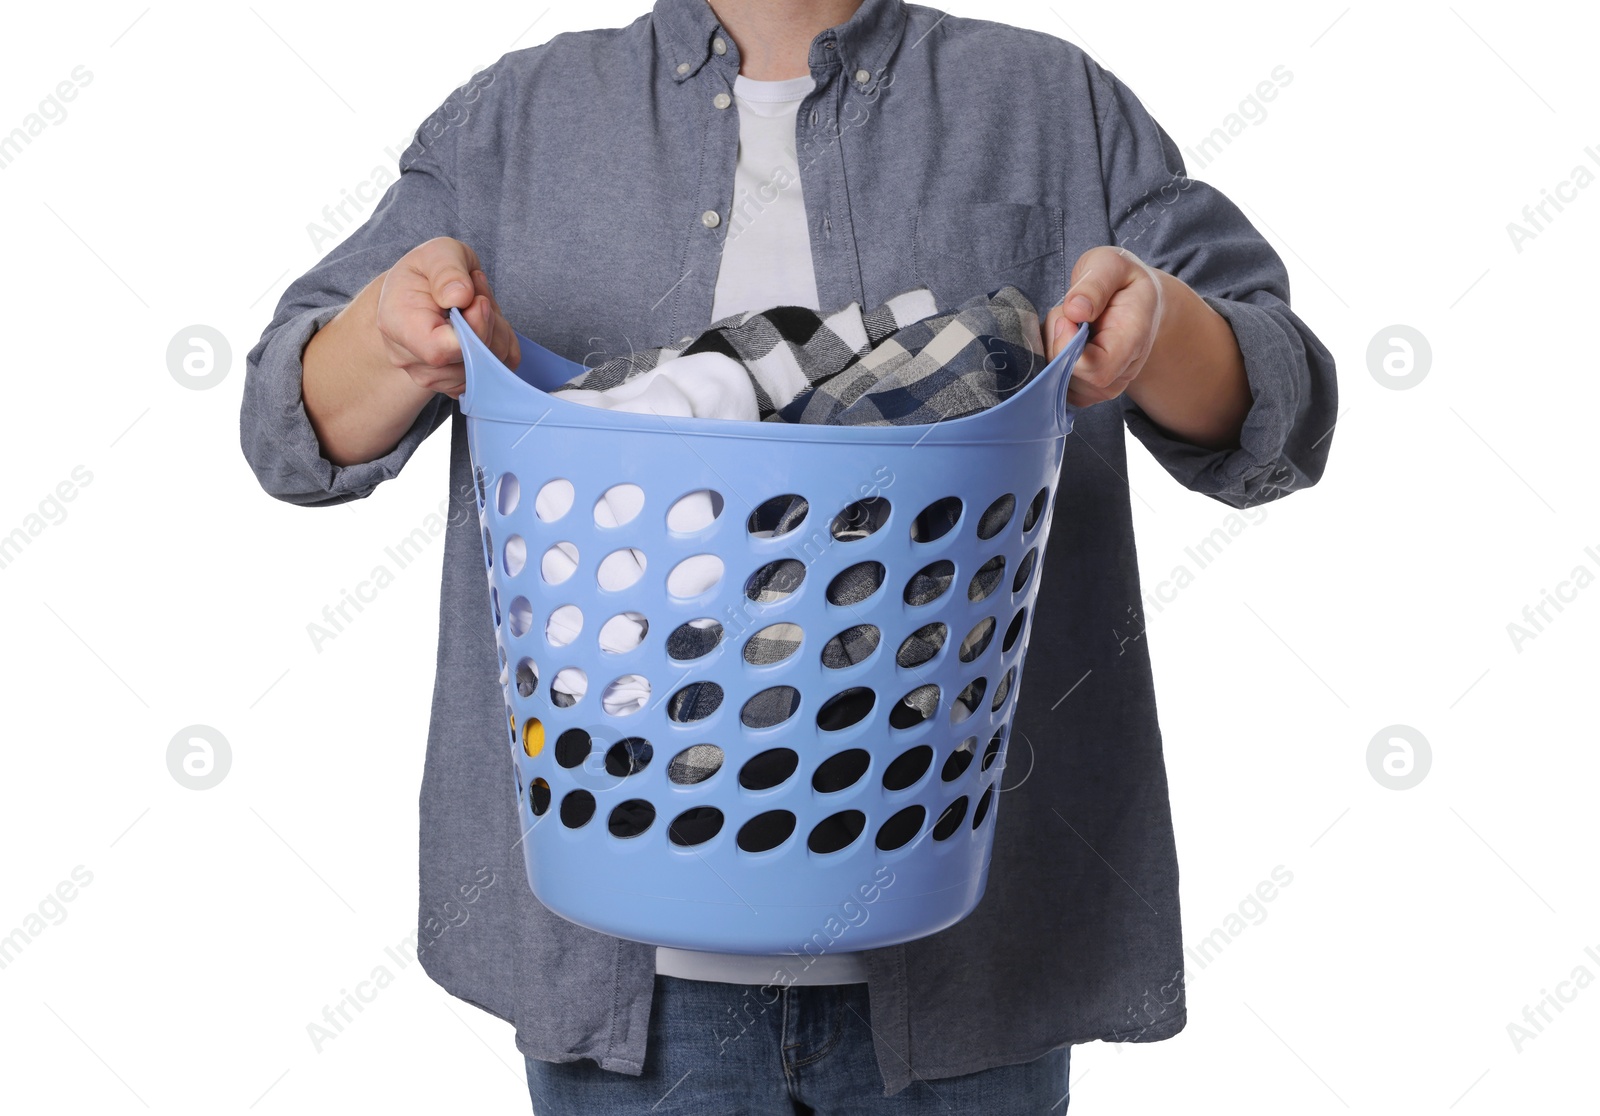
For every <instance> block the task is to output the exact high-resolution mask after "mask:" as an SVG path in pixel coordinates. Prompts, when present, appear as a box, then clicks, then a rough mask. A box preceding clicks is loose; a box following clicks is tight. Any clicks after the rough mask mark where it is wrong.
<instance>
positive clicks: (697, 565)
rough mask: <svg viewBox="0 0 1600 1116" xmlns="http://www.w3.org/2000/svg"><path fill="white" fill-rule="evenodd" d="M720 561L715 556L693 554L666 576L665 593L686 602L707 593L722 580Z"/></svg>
mask: <svg viewBox="0 0 1600 1116" xmlns="http://www.w3.org/2000/svg"><path fill="white" fill-rule="evenodd" d="M722 569H723V566H722V559H721V558H718V557H717V556H716V555H715V554H693V555H690V556H689V557H688V558H685V559H684V560H683V561H681V562H679V563H678V564H677V565H676V566H673V567H672V572H671V573H669V574H667V593H668V594H669V595H671V596H674V597H677V598H678V599H679V600H688V599H689V598H691V597H698V596H699V595H700V594H702V593H708V592H710V591H711V590H712V589H715V588H716V587H717V582H719V581H721V580H722Z"/></svg>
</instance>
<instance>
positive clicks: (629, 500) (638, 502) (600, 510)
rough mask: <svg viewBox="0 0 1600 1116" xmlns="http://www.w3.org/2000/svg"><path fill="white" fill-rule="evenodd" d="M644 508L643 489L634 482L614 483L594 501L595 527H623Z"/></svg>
mask: <svg viewBox="0 0 1600 1116" xmlns="http://www.w3.org/2000/svg"><path fill="white" fill-rule="evenodd" d="M643 510H644V489H642V488H640V487H639V486H638V485H636V484H614V485H612V486H611V487H610V488H608V489H606V490H605V491H604V492H602V493H600V499H598V500H596V501H595V502H594V525H595V526H596V527H602V528H605V527H625V526H627V525H628V524H629V523H632V522H633V521H634V520H635V519H637V518H638V516H639V513H640V512H641V511H643Z"/></svg>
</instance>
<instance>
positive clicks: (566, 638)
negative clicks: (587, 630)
mask: <svg viewBox="0 0 1600 1116" xmlns="http://www.w3.org/2000/svg"><path fill="white" fill-rule="evenodd" d="M582 631H583V610H582V609H581V608H579V607H578V606H577V605H570V604H567V605H562V606H561V607H560V608H558V609H556V610H555V611H554V612H552V613H551V614H550V618H549V619H548V620H546V621H545V622H544V638H545V639H547V640H549V641H550V646H551V647H565V646H566V645H567V644H569V643H571V642H572V641H573V640H575V639H577V638H578V634H579V633H580V632H582Z"/></svg>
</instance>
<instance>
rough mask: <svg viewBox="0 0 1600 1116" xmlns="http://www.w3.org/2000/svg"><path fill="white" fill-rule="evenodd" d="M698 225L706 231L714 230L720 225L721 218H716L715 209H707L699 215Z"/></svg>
mask: <svg viewBox="0 0 1600 1116" xmlns="http://www.w3.org/2000/svg"><path fill="white" fill-rule="evenodd" d="M700 223H701V224H702V225H704V226H705V227H706V228H708V229H714V228H716V227H717V226H718V225H720V224H722V218H721V217H719V216H717V211H716V210H715V209H708V210H706V211H705V212H704V213H702V214H700Z"/></svg>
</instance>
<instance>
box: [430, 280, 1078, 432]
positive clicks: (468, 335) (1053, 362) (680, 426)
mask: <svg viewBox="0 0 1600 1116" xmlns="http://www.w3.org/2000/svg"><path fill="white" fill-rule="evenodd" d="M450 322H451V325H452V326H453V327H454V328H455V332H456V337H457V339H458V341H459V343H460V345H461V350H462V363H463V365H464V367H465V372H466V387H465V389H464V390H463V391H462V393H461V396H460V398H459V404H460V408H461V413H462V414H463V415H464V416H466V417H467V418H470V419H472V420H474V421H477V422H499V423H506V424H513V425H518V426H533V425H540V426H543V425H551V426H561V427H569V428H579V429H585V430H602V431H618V432H623V431H627V432H635V433H655V434H661V433H670V434H677V435H686V434H692V435H695V436H696V437H714V438H732V439H736V440H743V441H771V440H779V441H785V442H797V443H821V444H828V445H835V446H837V445H842V444H848V443H861V444H879V445H907V444H916V443H918V442H922V441H927V442H932V443H936V444H939V445H961V444H989V445H992V444H994V443H996V442H1012V443H1025V442H1038V441H1051V440H1053V439H1056V438H1059V437H1063V436H1065V435H1066V434H1069V433H1071V431H1072V426H1073V421H1074V418H1075V417H1076V414H1077V412H1078V410H1079V408H1077V407H1075V406H1073V405H1072V404H1071V403H1069V402H1068V401H1067V388H1068V386H1069V384H1070V382H1071V377H1072V371H1073V367H1074V366H1075V365H1076V363H1077V361H1078V358H1079V357H1080V356H1081V355H1082V354H1083V350H1084V348H1085V347H1086V345H1087V344H1088V340H1089V334H1090V327H1089V323H1088V322H1083V323H1081V324H1080V325H1079V326H1078V329H1077V331H1076V332H1075V333H1074V334H1073V336H1072V337H1071V338H1070V339H1069V340H1068V342H1067V344H1066V345H1065V346H1064V347H1063V348H1062V350H1061V351H1060V352H1059V353H1057V354H1056V355H1055V357H1053V358H1051V359H1050V360H1049V361H1048V362H1047V363H1046V364H1045V366H1044V367H1043V368H1042V369H1040V370H1039V372H1038V373H1037V374H1035V375H1034V376H1033V377H1032V378H1031V379H1030V380H1029V381H1028V382H1027V383H1026V384H1024V385H1023V386H1022V388H1021V390H1019V391H1018V392H1016V393H1015V394H1014V395H1012V396H1010V397H1009V398H1006V399H1003V400H1001V401H1000V402H999V403H997V404H995V405H994V406H993V407H989V408H986V409H984V410H982V411H979V412H977V413H975V414H971V415H964V416H962V417H960V418H950V419H941V420H939V421H937V422H932V423H918V424H915V425H896V426H834V425H829V424H821V423H788V422H766V421H759V420H758V421H748V420H743V419H719V418H698V417H693V416H688V417H684V416H673V417H671V418H668V417H667V416H665V415H660V414H656V415H643V414H638V413H636V412H628V411H610V410H605V409H603V408H598V407H591V406H587V405H586V404H582V403H574V402H571V401H570V400H565V399H561V398H559V397H558V396H555V395H552V394H551V393H550V392H547V391H545V390H543V389H542V388H540V387H539V386H538V385H537V384H535V383H533V382H532V381H530V380H528V379H526V378H524V377H523V376H522V375H520V374H519V373H518V372H515V371H513V370H511V369H510V368H508V367H507V366H506V364H505V363H504V362H503V361H501V360H500V358H498V357H497V356H495V355H494V353H493V352H491V351H490V349H489V347H488V346H487V345H485V344H484V343H483V341H482V340H481V339H480V338H479V337H478V335H477V334H476V333H475V332H474V331H473V329H472V327H471V326H469V325H468V324H467V322H466V319H465V318H464V317H463V316H462V314H461V311H460V310H458V309H456V308H455V307H452V308H451V309H450ZM513 332H515V333H516V336H517V341H518V344H519V345H520V346H521V350H522V360H521V362H520V363H519V364H518V368H519V369H521V368H523V367H525V366H527V365H528V364H529V362H530V359H531V360H532V361H533V362H534V363H535V364H536V365H543V366H544V367H545V368H547V369H560V370H561V371H562V372H563V373H568V370H570V372H569V374H566V375H565V378H564V379H563V381H562V382H565V379H571V378H572V376H576V375H578V374H579V373H580V372H582V371H583V365H581V364H578V363H577V362H576V361H571V360H568V359H567V358H566V357H563V356H561V355H560V354H558V353H555V352H552V351H551V350H550V349H547V348H545V347H544V346H543V345H541V344H539V343H538V342H537V341H534V340H533V339H532V338H530V337H528V336H526V335H525V334H523V333H522V332H521V331H520V330H514V331H513ZM486 378H488V379H490V380H493V381H495V383H496V384H497V386H498V388H499V389H500V390H501V391H502V392H517V393H521V394H523V395H525V396H526V397H527V398H528V400H529V410H530V411H532V410H535V409H537V408H539V407H543V408H544V411H543V413H542V414H540V415H538V416H537V417H531V416H528V415H517V416H513V415H507V414H496V413H493V408H492V407H489V406H486V405H485V404H484V399H483V392H482V390H481V388H482V387H483V381H484V380H485V379H486ZM1052 390H1053V391H1054V393H1055V395H1054V398H1053V399H1050V400H1049V402H1048V404H1047V406H1048V409H1049V411H1050V412H1051V413H1052V415H1053V417H1054V422H1053V423H1047V424H1041V425H1042V428H1041V429H1040V430H1039V431H1038V433H1037V434H1036V435H1034V436H1026V435H1019V434H1018V432H1017V431H1016V429H1015V427H1014V424H1011V423H1010V421H1009V419H1010V415H1011V414H1012V413H1013V412H1014V411H1015V410H1016V408H1017V406H1018V405H1020V404H1021V402H1022V401H1023V400H1024V399H1027V400H1029V401H1030V402H1033V401H1038V402H1039V403H1041V404H1044V403H1045V401H1046V398H1047V397H1048V396H1049V394H1050V392H1051V391H1052Z"/></svg>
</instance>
